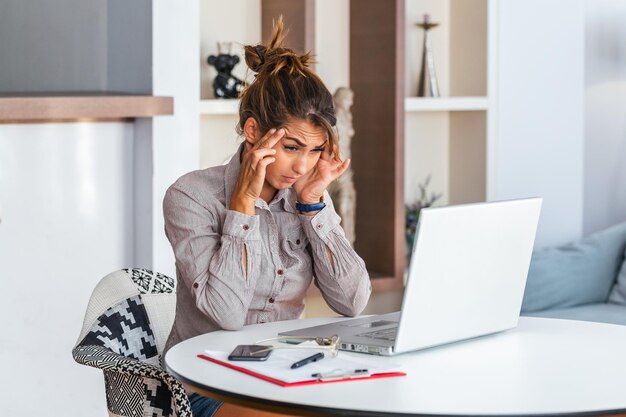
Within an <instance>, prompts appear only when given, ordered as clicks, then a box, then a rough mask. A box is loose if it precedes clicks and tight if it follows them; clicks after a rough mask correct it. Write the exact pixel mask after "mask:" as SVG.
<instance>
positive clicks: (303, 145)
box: [285, 136, 328, 149]
mask: <svg viewBox="0 0 626 417" xmlns="http://www.w3.org/2000/svg"><path fill="white" fill-rule="evenodd" d="M285 139H289V140H292V141H294V142H296V143H297V144H298V145H300V146H302V147H303V148H306V143H304V142H302V141H301V140H300V139H297V138H294V137H292V136H285ZM326 142H328V139H326V140H325V141H324V143H322V144H321V145H319V146H316V147H314V148H313V149H319V148H322V147H324V145H326Z"/></svg>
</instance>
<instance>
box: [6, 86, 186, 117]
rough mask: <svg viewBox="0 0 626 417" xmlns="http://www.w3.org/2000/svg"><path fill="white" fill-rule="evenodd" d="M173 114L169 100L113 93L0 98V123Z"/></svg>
mask: <svg viewBox="0 0 626 417" xmlns="http://www.w3.org/2000/svg"><path fill="white" fill-rule="evenodd" d="M170 114H174V99H173V97H157V96H138V95H123V94H117V93H111V94H108V93H67V94H66V93H53V94H15V95H8V94H7V95H0V123H33V122H58V121H83V120H87V121H99V120H116V119H134V118H138V117H154V116H162V115H170Z"/></svg>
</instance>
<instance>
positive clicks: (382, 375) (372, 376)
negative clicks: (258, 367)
mask: <svg viewBox="0 0 626 417" xmlns="http://www.w3.org/2000/svg"><path fill="white" fill-rule="evenodd" d="M198 357H199V358H200V359H204V360H207V361H209V362H213V363H216V364H218V365H222V366H225V367H227V368H230V369H234V370H235V371H239V372H243V373H244V374H247V375H251V376H254V377H256V378H259V379H262V380H264V381H267V382H271V383H272V384H276V385H280V386H281V387H301V386H305V385H317V384H331V383H333V382H345V381H359V380H363V379H378V378H391V377H394V376H406V374H405V373H404V372H383V373H379V374H370V375H364V376H357V377H354V376H352V377H348V378H336V379H331V380H326V381H320V380H307V381H298V382H285V381H281V380H280V379H276V378H272V377H271V376H267V375H263V374H260V373H258V372H255V371H251V370H250V369H246V368H242V367H240V366H237V365H233V364H232V363H230V362H224V361H221V360H219V359H215V358H212V357H210V356H207V355H202V354H200V355H198Z"/></svg>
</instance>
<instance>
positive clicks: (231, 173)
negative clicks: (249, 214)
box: [224, 141, 297, 214]
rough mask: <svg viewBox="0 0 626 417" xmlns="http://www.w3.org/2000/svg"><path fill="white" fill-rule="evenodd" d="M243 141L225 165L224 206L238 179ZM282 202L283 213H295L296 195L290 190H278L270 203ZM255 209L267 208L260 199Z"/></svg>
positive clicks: (228, 203) (228, 202)
mask: <svg viewBox="0 0 626 417" xmlns="http://www.w3.org/2000/svg"><path fill="white" fill-rule="evenodd" d="M244 146H245V141H244V142H242V144H241V145H239V148H238V149H237V152H235V154H234V155H233V157H232V158H231V159H230V161H229V162H228V164H227V165H226V172H225V175H224V191H225V194H226V206H227V207H230V199H231V197H232V195H233V191H234V190H235V185H236V184H237V178H238V177H239V171H240V170H241V157H242V156H243V152H244ZM281 201H282V207H283V209H284V210H285V211H287V212H290V213H294V214H295V213H297V212H296V209H295V207H296V193H295V192H294V191H293V190H292V189H291V188H287V189H284V190H278V192H277V193H276V196H275V197H274V199H273V200H272V201H271V204H275V203H277V202H281ZM255 206H256V207H267V205H266V204H264V202H263V200H261V199H260V198H259V199H257V201H256V203H255Z"/></svg>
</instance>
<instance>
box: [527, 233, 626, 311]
mask: <svg viewBox="0 0 626 417" xmlns="http://www.w3.org/2000/svg"><path fill="white" fill-rule="evenodd" d="M625 247H626V222H625V223H620V224H617V225H615V226H612V227H610V228H608V229H605V230H603V231H600V232H597V233H594V234H592V235H589V236H587V237H585V238H584V239H582V240H580V241H577V242H574V243H570V244H568V245H565V246H560V247H552V248H546V249H542V250H538V251H535V252H534V253H533V256H532V259H531V262H530V268H529V270H528V281H527V283H526V291H525V292H524V300H523V302H522V313H526V312H532V311H541V310H547V309H552V308H564V307H573V306H577V305H581V304H590V303H601V302H606V301H607V299H608V297H609V292H610V291H611V288H612V287H613V284H614V283H615V280H616V277H617V272H618V270H619V268H620V267H621V264H622V261H623V259H624V248H625ZM625 281H626V280H625ZM625 285H626V282H625Z"/></svg>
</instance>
